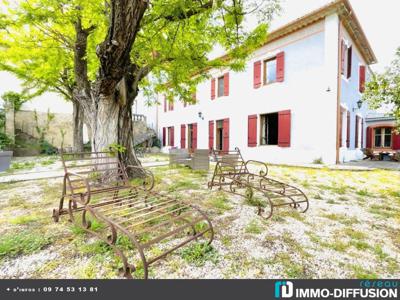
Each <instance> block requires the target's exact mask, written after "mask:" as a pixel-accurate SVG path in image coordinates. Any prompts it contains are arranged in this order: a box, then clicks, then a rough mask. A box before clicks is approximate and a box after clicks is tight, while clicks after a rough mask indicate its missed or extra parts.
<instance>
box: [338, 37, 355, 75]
mask: <svg viewBox="0 0 400 300" xmlns="http://www.w3.org/2000/svg"><path fill="white" fill-rule="evenodd" d="M341 55H342V75H344V76H345V77H346V78H347V79H348V78H350V77H351V67H352V58H353V48H352V46H348V45H346V43H345V41H344V40H342V53H341Z"/></svg>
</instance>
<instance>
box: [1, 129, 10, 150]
mask: <svg viewBox="0 0 400 300" xmlns="http://www.w3.org/2000/svg"><path fill="white" fill-rule="evenodd" d="M11 144H12V140H11V139H10V138H9V137H8V135H7V134H5V133H4V132H1V131H0V150H4V149H5V148H7V147H8V146H10V145H11Z"/></svg>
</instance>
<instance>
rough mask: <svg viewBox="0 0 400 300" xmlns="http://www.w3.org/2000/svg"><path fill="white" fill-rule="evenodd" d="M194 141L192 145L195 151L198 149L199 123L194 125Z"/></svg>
mask: <svg viewBox="0 0 400 300" xmlns="http://www.w3.org/2000/svg"><path fill="white" fill-rule="evenodd" d="M192 138H193V141H192V145H193V150H196V149H197V123H194V124H193V135H192Z"/></svg>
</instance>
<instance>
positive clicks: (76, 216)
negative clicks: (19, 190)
mask: <svg viewBox="0 0 400 300" xmlns="http://www.w3.org/2000/svg"><path fill="white" fill-rule="evenodd" d="M61 158H62V164H63V166H64V170H65V176H64V181H63V183H64V184H63V191H62V197H61V200H60V204H59V207H58V208H57V209H55V210H54V211H53V218H54V220H55V221H56V222H57V221H58V220H59V218H60V216H61V215H65V214H68V215H69V218H70V220H71V221H74V222H75V223H77V224H78V225H79V226H81V227H82V228H83V229H84V230H85V231H87V232H89V233H90V234H92V235H93V236H95V237H97V238H99V239H100V240H102V241H104V242H105V243H107V244H108V245H109V246H110V247H111V248H112V249H113V250H114V252H115V253H116V255H117V256H119V257H120V259H121V262H122V265H123V267H122V269H121V272H122V274H123V275H124V276H125V277H126V278H132V273H133V272H135V271H137V270H138V269H142V270H143V277H144V278H148V268H149V266H150V265H152V264H154V263H155V262H157V261H159V260H160V259H162V258H164V257H165V256H166V255H168V254H169V253H171V252H173V251H175V250H177V249H179V248H181V247H183V246H185V245H186V244H188V243H189V242H191V241H195V240H198V239H200V238H202V239H206V240H208V243H211V241H212V239H213V235H214V233H213V227H212V224H211V221H210V219H209V218H208V217H207V215H206V214H205V213H204V212H202V211H201V210H200V209H198V208H197V207H195V206H194V205H191V204H189V203H185V202H183V201H180V200H177V199H175V198H173V197H171V196H169V195H167V193H166V192H160V193H157V192H154V191H152V189H153V186H154V177H153V174H152V173H151V172H150V171H148V170H145V169H144V168H142V167H141V166H125V165H124V164H123V163H122V162H121V160H120V159H119V157H118V155H117V154H116V153H113V152H93V153H62V154H61ZM128 170H133V171H135V173H138V174H139V175H140V176H139V177H138V178H137V179H133V180H129V178H128ZM66 201H67V205H66V207H65V202H66ZM95 222H96V226H94V225H93V224H94V223H95ZM100 229H101V230H100ZM127 244H130V245H131V248H132V247H133V249H135V250H136V251H137V253H138V255H136V256H133V255H132V253H129V251H128V250H126V249H125V248H124V246H123V245H127ZM133 260H136V261H137V260H140V261H141V264H134V263H133Z"/></svg>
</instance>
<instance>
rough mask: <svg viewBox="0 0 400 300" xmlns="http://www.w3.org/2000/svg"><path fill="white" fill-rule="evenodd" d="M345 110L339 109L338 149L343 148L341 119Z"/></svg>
mask: <svg viewBox="0 0 400 300" xmlns="http://www.w3.org/2000/svg"><path fill="white" fill-rule="evenodd" d="M344 113H345V110H344V108H343V107H341V108H340V120H339V121H340V122H339V147H343V117H344Z"/></svg>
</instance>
